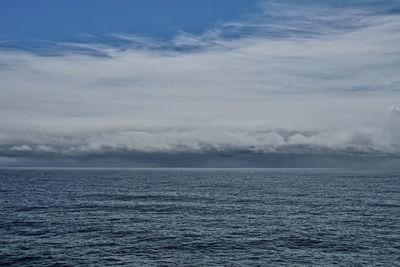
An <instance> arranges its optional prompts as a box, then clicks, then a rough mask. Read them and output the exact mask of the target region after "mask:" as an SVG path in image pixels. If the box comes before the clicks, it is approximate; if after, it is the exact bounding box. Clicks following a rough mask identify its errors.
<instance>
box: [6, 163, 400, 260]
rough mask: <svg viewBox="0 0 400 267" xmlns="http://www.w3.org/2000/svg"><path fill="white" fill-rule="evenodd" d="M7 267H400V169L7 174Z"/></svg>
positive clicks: (11, 171) (38, 171)
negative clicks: (330, 266)
mask: <svg viewBox="0 0 400 267" xmlns="http://www.w3.org/2000/svg"><path fill="white" fill-rule="evenodd" d="M0 264H1V265H6V266H116V265H126V266H142V265H144V266H285V265H287V266H295V265H302V266H303V265H304V266H322V265H328V266H329V265H342V266H366V265H370V266H400V172H399V171H398V170H397V171H396V170H339V169H220V170H218V169H96V170H93V169H0Z"/></svg>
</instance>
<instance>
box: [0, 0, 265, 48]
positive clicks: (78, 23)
mask: <svg viewBox="0 0 400 267" xmlns="http://www.w3.org/2000/svg"><path fill="white" fill-rule="evenodd" d="M257 3H258V1H254V0H248V1H240V0H221V1H213V0H204V1H195V0H169V1H160V0H148V1H128V0H121V1H110V0H99V1H87V0H82V1H78V0H72V1H51V0H41V1H29V0H25V1H21V0H17V1H12V0H5V1H1V3H0V7H1V8H0V21H1V23H0V25H1V26H0V27H1V28H0V36H1V39H2V40H17V41H27V40H31V39H36V40H47V41H58V42H59V41H80V40H82V39H83V37H82V36H84V34H90V35H94V36H97V37H101V36H104V35H107V34H110V33H129V34H137V35H143V36H146V37H152V38H156V39H168V38H171V37H173V36H174V35H176V34H177V33H178V32H179V31H185V32H191V33H200V32H202V31H204V30H206V29H208V28H210V27H213V26H214V25H215V24H217V23H223V22H226V21H233V20H242V19H246V16H249V15H251V13H254V12H256V11H257Z"/></svg>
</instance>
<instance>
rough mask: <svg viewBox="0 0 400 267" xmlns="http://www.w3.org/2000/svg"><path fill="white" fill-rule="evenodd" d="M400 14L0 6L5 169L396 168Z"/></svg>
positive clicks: (229, 3) (398, 6) (279, 5)
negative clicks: (67, 166)
mask: <svg viewBox="0 0 400 267" xmlns="http://www.w3.org/2000/svg"><path fill="white" fill-rule="evenodd" d="M94 3H95V5H94ZM399 11H400V1H394V0H391V1H372V0H370V1H358V0H354V1H327V0H325V1H311V0H308V1H291V0H285V1H278V0H275V1H261V0H258V1H239V0H220V1H188V0H186V1H183V0H182V1H178V0H171V1H155V0H150V1H40V0H39V1H1V2H0V129H1V130H0V166H10V165H24V164H27V165H35V164H36V163H37V164H39V163H38V162H40V164H41V165H46V164H49V165H51V164H53V163H54V162H53V161H54V160H57V164H61V165H62V162H72V163H71V164H72V165H73V164H77V165H84V163H82V162H86V163H87V162H88V161H91V160H92V161H93V162H96V161H97V160H100V162H104V160H105V161H106V162H111V163H110V164H111V165H113V164H117V163H118V162H124V164H126V165H128V166H129V165H130V164H132V165H134V166H142V165H143V166H160V165H162V166H168V164H171V165H173V166H177V165H179V162H180V161H181V160H182V159H183V158H185V157H186V155H190V157H189V158H191V159H192V161H191V163H190V162H189V163H187V165H188V166H200V165H201V166H207V164H211V165H212V162H214V163H215V162H221V166H232V165H236V163H237V162H240V164H241V166H254V164H253V165H252V163H251V162H257V164H258V165H257V164H256V165H257V166H273V164H272V165H271V164H269V163H271V162H280V163H279V164H280V166H286V167H287V166H291V165H293V166H297V167H298V166H299V162H300V161H301V160H300V159H304V158H307V159H310V160H309V161H307V162H306V161H304V160H303V161H301V162H302V163H301V164H304V165H305V166H319V164H320V165H321V164H322V163H321V162H318V160H317V159H318V158H319V156H320V155H323V157H324V159H325V161H324V163H323V164H322V165H321V166H329V164H328V163H330V162H331V163H332V162H333V163H332V165H331V166H340V165H341V164H342V163H343V162H348V160H347V159H348V158H349V157H350V158H356V160H354V162H358V163H359V162H366V164H367V165H368V164H370V162H380V163H379V164H381V165H382V166H383V165H384V166H393V165H396V164H398V163H399V162H400V161H399V155H400V135H399V133H400V75H399V73H400V46H399V43H400V34H399V32H400V12H399ZM249 155H250V156H249ZM340 158H342V160H338V159H340ZM166 159H168V160H166ZM363 159H365V160H363ZM375 159H377V160H375ZM310 161H312V162H314V163H315V164H314V163H312V164H311V163H310ZM52 162H53V163H52ZM60 162H61V163H60ZM165 162H167V163H165ZM185 162H186V161H185ZM210 162H211V163H210ZM282 162H284V164H283V163H282ZM296 162H297V163H296ZM86 163H85V164H86ZM54 164H55V163H54ZM165 164H166V165H165ZM185 164H186V163H185ZM246 164H247V165H246ZM263 164H264V165H263ZM296 164H297V165H296ZM301 164H300V165H301ZM324 164H325V165H324ZM326 164H328V165H326ZM94 165H96V164H94ZM117 165H118V164H117ZM212 166H215V165H212Z"/></svg>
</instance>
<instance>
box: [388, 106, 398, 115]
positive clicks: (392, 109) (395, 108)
mask: <svg viewBox="0 0 400 267" xmlns="http://www.w3.org/2000/svg"><path fill="white" fill-rule="evenodd" d="M389 114H390V115H391V116H393V117H400V106H396V105H392V106H390V107H389Z"/></svg>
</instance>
